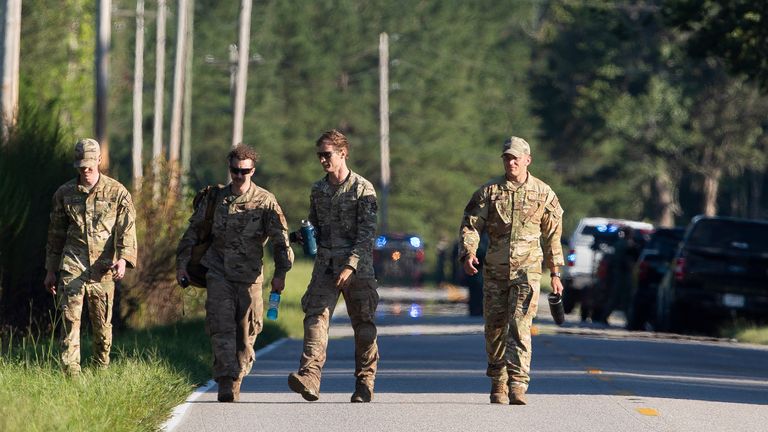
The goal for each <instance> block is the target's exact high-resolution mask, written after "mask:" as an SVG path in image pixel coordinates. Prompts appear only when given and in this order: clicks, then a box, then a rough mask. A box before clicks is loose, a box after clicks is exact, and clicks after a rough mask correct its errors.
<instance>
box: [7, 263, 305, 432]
mask: <svg viewBox="0 0 768 432" xmlns="http://www.w3.org/2000/svg"><path fill="white" fill-rule="evenodd" d="M311 271H312V264H311V263H310V262H308V261H303V260H298V261H297V263H296V264H295V266H294V269H293V270H291V272H289V273H288V278H287V287H286V290H285V291H284V292H283V296H282V301H281V304H280V315H279V317H278V320H277V321H268V320H265V323H264V324H265V325H264V330H263V331H262V333H261V334H260V335H259V337H258V338H257V340H256V349H259V348H261V347H263V346H265V345H267V344H269V343H271V342H273V341H275V340H277V339H279V338H281V337H285V336H291V337H301V336H302V334H303V326H302V320H303V317H304V316H303V313H302V311H301V296H302V295H303V294H304V291H305V289H306V287H307V284H308V283H309V279H310V276H311ZM267 276H268V277H267V278H266V279H267V280H270V277H269V275H267ZM264 291H265V298H266V296H268V294H269V289H265V290H264ZM184 297H185V308H186V310H187V311H189V313H188V314H187V317H186V318H187V319H185V320H184V321H181V322H178V323H175V324H172V325H168V326H162V327H153V328H148V329H143V330H132V331H126V332H123V333H122V334H120V335H116V337H115V341H114V345H113V348H112V356H111V358H112V363H111V364H110V366H109V368H108V369H98V368H96V367H94V366H93V365H91V364H90V354H91V348H90V341H91V338H90V335H89V334H86V333H85V332H84V334H83V335H82V338H81V340H82V355H83V366H84V367H83V372H82V374H81V375H80V376H79V377H78V378H76V379H73V378H69V377H67V376H66V375H64V374H63V373H62V372H61V367H60V363H59V360H58V356H59V350H58V342H57V341H56V339H55V338H47V339H34V338H32V337H27V338H25V339H23V340H19V341H15V342H8V341H5V342H4V343H3V344H2V347H4V349H3V350H2V356H1V357H0V431H9V432H10V431H68V430H88V431H154V430H157V429H158V427H159V426H160V425H161V424H162V423H163V422H164V421H165V420H166V419H167V418H168V416H169V415H170V412H171V410H172V409H173V407H175V406H176V405H178V404H180V403H182V402H183V401H184V400H185V399H186V397H187V396H188V395H189V394H190V393H191V392H192V390H193V389H194V388H195V387H196V386H198V385H200V384H201V383H204V382H206V381H207V380H209V379H210V378H211V376H210V370H211V349H210V344H209V341H208V337H207V336H206V335H205V330H204V320H203V317H202V316H201V314H200V312H199V305H200V299H201V298H202V299H203V301H204V299H205V293H204V292H196V291H188V292H185V294H184ZM265 304H266V303H265ZM257 361H258V360H257Z"/></svg>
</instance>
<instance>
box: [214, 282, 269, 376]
mask: <svg viewBox="0 0 768 432" xmlns="http://www.w3.org/2000/svg"><path fill="white" fill-rule="evenodd" d="M263 280H264V279H263V276H259V278H258V279H257V280H256V282H254V283H252V284H251V283H243V282H232V281H228V280H226V278H225V277H224V276H223V275H221V274H219V273H216V272H215V271H208V274H207V275H206V282H207V285H208V296H207V298H206V300H205V330H206V332H207V333H208V336H210V338H211V348H212V349H213V377H214V378H216V379H218V378H221V377H225V376H230V377H232V378H233V379H236V380H237V379H241V378H242V377H244V376H245V375H248V373H249V372H250V371H251V367H252V366H253V362H254V360H255V358H256V355H255V353H254V351H253V344H254V343H255V342H256V336H258V334H259V333H261V329H262V326H263V324H264V319H263V313H264V300H263V299H262V297H261V295H262V294H261V289H262V283H263Z"/></svg>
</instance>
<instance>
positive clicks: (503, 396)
mask: <svg viewBox="0 0 768 432" xmlns="http://www.w3.org/2000/svg"><path fill="white" fill-rule="evenodd" d="M508 394H509V389H508V388H507V383H506V381H497V380H491V403H492V404H508V403H509V396H507V395H508Z"/></svg>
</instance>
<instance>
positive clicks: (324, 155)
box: [317, 151, 336, 159]
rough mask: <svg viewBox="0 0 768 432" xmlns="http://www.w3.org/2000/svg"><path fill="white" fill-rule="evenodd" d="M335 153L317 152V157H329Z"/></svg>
mask: <svg viewBox="0 0 768 432" xmlns="http://www.w3.org/2000/svg"><path fill="white" fill-rule="evenodd" d="M334 153H336V152H335V151H328V152H317V158H318V159H330V158H331V156H333V154H334Z"/></svg>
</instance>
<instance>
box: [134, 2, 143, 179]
mask: <svg viewBox="0 0 768 432" xmlns="http://www.w3.org/2000/svg"><path fill="white" fill-rule="evenodd" d="M143 88H144V0H138V1H137V2H136V54H135V56H134V64H133V152H132V156H133V157H132V160H131V162H132V164H133V190H135V191H137V192H138V191H140V190H141V181H142V178H143V177H144V174H143V167H142V150H143V147H144V134H143V131H142V118H143V113H142V110H143V102H144V97H143Z"/></svg>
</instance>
